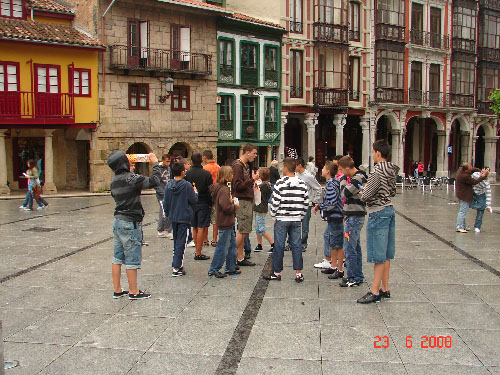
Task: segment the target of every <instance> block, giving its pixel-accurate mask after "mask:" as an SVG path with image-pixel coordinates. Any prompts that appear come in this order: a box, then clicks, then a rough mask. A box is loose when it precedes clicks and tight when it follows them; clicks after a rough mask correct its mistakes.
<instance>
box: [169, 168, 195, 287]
mask: <svg viewBox="0 0 500 375" xmlns="http://www.w3.org/2000/svg"><path fill="white" fill-rule="evenodd" d="M172 175H173V176H174V179H173V180H170V181H169V182H168V183H167V186H166V188H165V197H164V198H163V209H164V210H165V216H166V217H168V218H169V219H170V222H171V223H172V232H173V235H174V256H173V258H172V276H174V277H176V276H184V275H185V274H186V272H185V271H184V266H183V265H184V251H185V250H186V246H187V242H188V241H187V239H188V232H189V229H190V227H191V220H192V219H193V212H194V211H193V210H194V209H193V208H194V205H195V204H196V203H197V202H198V194H197V191H196V187H193V186H192V185H191V184H190V183H189V182H187V181H186V180H185V179H184V176H185V175H186V171H185V169H184V164H182V163H174V165H172Z"/></svg>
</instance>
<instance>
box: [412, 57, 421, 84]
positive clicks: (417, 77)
mask: <svg viewBox="0 0 500 375" xmlns="http://www.w3.org/2000/svg"><path fill="white" fill-rule="evenodd" d="M410 78H411V82H410V89H411V90H412V91H422V63H421V62H420V61H412V63H411V77H410Z"/></svg>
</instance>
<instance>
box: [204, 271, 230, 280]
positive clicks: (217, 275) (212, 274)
mask: <svg viewBox="0 0 500 375" xmlns="http://www.w3.org/2000/svg"><path fill="white" fill-rule="evenodd" d="M208 276H209V277H215V278H217V279H223V278H224V277H227V275H226V274H225V273H222V272H219V271H212V272H209V273H208Z"/></svg>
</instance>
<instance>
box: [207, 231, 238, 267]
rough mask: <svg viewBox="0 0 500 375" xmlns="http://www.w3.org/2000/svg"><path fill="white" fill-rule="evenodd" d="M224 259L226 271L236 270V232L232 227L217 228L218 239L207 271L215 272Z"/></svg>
mask: <svg viewBox="0 0 500 375" xmlns="http://www.w3.org/2000/svg"><path fill="white" fill-rule="evenodd" d="M224 261H226V272H228V271H234V270H236V233H235V232H234V228H229V229H223V230H219V240H218V241H217V246H216V247H215V251H214V257H213V258H212V263H211V264H210V268H209V269H208V272H217V271H219V270H220V269H221V268H222V266H223V265H224Z"/></svg>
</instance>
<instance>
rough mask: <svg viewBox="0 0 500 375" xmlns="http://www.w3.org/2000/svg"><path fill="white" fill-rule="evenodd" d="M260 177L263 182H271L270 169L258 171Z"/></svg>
mask: <svg viewBox="0 0 500 375" xmlns="http://www.w3.org/2000/svg"><path fill="white" fill-rule="evenodd" d="M258 173H259V176H260V178H261V179H262V181H264V182H265V181H269V175H270V174H271V172H270V171H269V168H262V167H261V168H259V170H258Z"/></svg>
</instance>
